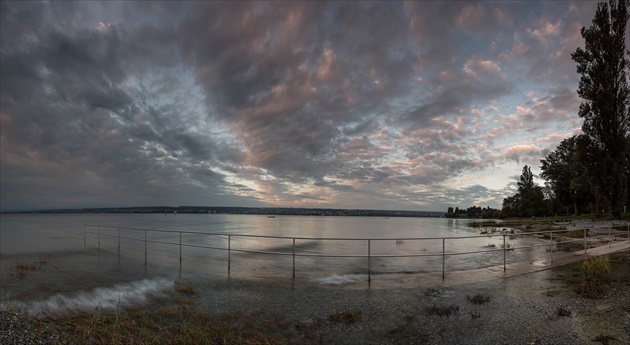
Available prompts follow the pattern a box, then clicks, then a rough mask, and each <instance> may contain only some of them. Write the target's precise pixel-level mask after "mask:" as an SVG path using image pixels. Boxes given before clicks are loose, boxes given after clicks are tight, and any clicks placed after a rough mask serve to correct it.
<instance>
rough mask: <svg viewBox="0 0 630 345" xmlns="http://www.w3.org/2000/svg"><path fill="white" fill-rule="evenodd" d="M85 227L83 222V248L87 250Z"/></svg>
mask: <svg viewBox="0 0 630 345" xmlns="http://www.w3.org/2000/svg"><path fill="white" fill-rule="evenodd" d="M85 227H86V225H85V224H83V250H85V249H86V248H87V247H86V245H85Z"/></svg>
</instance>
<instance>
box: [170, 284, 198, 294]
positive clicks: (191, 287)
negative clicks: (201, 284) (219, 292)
mask: <svg viewBox="0 0 630 345" xmlns="http://www.w3.org/2000/svg"><path fill="white" fill-rule="evenodd" d="M175 291H177V292H181V293H183V294H187V295H196V294H198V293H199V288H198V287H197V286H196V285H195V284H193V283H190V282H186V283H180V284H176V285H175Z"/></svg>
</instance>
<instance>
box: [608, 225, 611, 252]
mask: <svg viewBox="0 0 630 345" xmlns="http://www.w3.org/2000/svg"><path fill="white" fill-rule="evenodd" d="M610 229H611V227H610V226H609V227H608V248H610V240H611V237H610Z"/></svg>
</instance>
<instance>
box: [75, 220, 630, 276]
mask: <svg viewBox="0 0 630 345" xmlns="http://www.w3.org/2000/svg"><path fill="white" fill-rule="evenodd" d="M89 229H95V230H92V231H90V230H89ZM104 230H105V231H104ZM113 230H117V233H112V231H113ZM121 230H129V231H140V232H143V233H144V237H143V238H140V237H131V236H127V235H124V234H123V235H121ZM576 231H578V232H579V231H581V232H582V234H581V236H580V237H579V238H577V237H575V234H576ZM588 231H589V229H586V228H585V229H579V230H547V231H536V232H505V231H502V232H498V233H496V232H495V233H490V234H482V235H470V236H454V237H401V238H343V237H303V236H302V237H300V236H274V235H252V234H234V233H208V232H199V231H185V230H163V229H146V228H134V227H123V226H108V225H97V224H84V230H83V245H84V247H85V248H87V237H88V235H94V236H96V237H97V239H98V244H97V246H98V248H99V249H100V248H101V238H116V239H117V251H118V252H117V254H118V255H119V256H120V241H121V239H126V240H132V241H139V242H143V243H144V264H145V266H146V264H147V252H148V247H147V244H148V243H159V244H167V245H175V246H178V247H179V269H180V271H181V269H182V247H191V248H204V249H212V250H218V251H226V252H227V273H228V275H229V274H230V272H231V261H232V260H231V256H232V253H233V252H236V253H251V254H265V255H277V256H292V276H293V278H295V268H296V264H295V258H296V257H322V258H365V259H367V276H368V282H370V281H371V279H372V270H371V260H372V258H404V257H438V256H441V257H442V279H445V276H446V257H447V256H457V255H470V254H482V253H493V252H502V253H503V271H504V272H505V271H506V270H507V253H508V252H511V251H515V250H523V249H531V248H537V247H555V248H557V247H558V245H562V244H572V243H578V244H580V243H581V245H582V246H583V248H584V249H583V250H584V256H585V258H586V257H587V250H588V241H589V240H598V239H599V240H601V239H607V240H608V245H609V247H610V246H611V243H612V242H613V237H614V238H615V239H617V238H620V237H621V236H623V231H618V230H616V233H615V234H613V233H612V229H611V228H609V229H608V235H599V236H588ZM148 233H165V234H172V235H178V236H174V237H175V238H179V240H178V241H177V242H173V241H172V240H170V241H169V240H158V239H148V237H147V234H148ZM569 233H571V234H572V237H566V236H562V234H565V235H568V234H569ZM182 234H186V235H201V236H210V237H221V238H225V239H226V240H227V244H226V246H225V247H219V246H211V245H202V244H194V243H184V242H182ZM554 234H555V235H556V237H555V241H554ZM625 235H626V236H625V240H626V241H628V243H630V225H627V229H626V234H625ZM547 236H548V237H549V241H545V242H544V243H540V244H533V245H525V246H512V245H511V244H509V243H508V242H507V239H508V238H509V239H515V238H538V239H543V240H546V237H547ZM492 237H503V244H502V246H501V248H498V249H488V250H476V251H465V252H447V251H446V241H455V240H465V239H474V238H492ZM233 238H264V239H285V240H291V242H292V246H291V249H292V250H291V252H281V251H272V250H262V249H243V248H240V249H236V248H233V247H232V240H233ZM621 238H623V237H621ZM296 240H300V241H302V240H306V241H355V242H356V241H359V242H365V254H326V253H309V252H300V251H296V244H295V243H296ZM437 240H441V242H442V251H441V252H433V253H411V254H409V253H407V254H373V253H372V242H380V241H396V243H399V242H398V241H437ZM600 242H601V241H600ZM555 248H551V249H547V251H548V252H549V253H550V261H551V262H552V263H553V253H554V252H555V251H556V249H555ZM581 250H582V249H580V251H581Z"/></svg>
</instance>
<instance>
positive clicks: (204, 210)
mask: <svg viewBox="0 0 630 345" xmlns="http://www.w3.org/2000/svg"><path fill="white" fill-rule="evenodd" d="M57 213H58V214H68V213H70V214H72V213H122V214H127V213H157V214H162V213H163V214H249V215H276V216H350V217H352V216H356V217H443V216H444V212H436V211H408V210H360V209H335V208H299V207H298V208H293V207H214V206H177V207H170V206H147V207H144V206H143V207H103V208H70V209H44V210H16V211H2V212H1V213H0V214H57Z"/></svg>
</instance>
